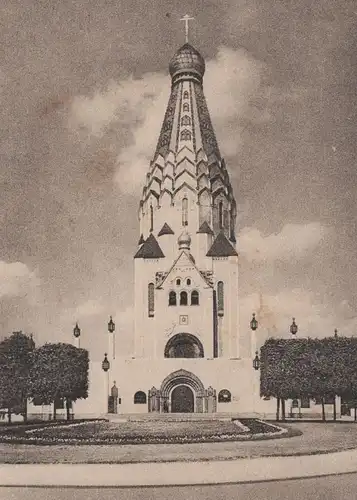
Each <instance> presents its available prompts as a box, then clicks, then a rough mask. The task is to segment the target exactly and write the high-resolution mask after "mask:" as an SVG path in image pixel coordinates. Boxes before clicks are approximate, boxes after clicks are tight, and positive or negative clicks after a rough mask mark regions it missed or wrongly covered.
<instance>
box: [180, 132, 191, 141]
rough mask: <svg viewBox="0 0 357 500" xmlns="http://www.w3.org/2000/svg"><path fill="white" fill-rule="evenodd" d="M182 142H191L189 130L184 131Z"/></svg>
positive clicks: (181, 136)
mask: <svg viewBox="0 0 357 500" xmlns="http://www.w3.org/2000/svg"><path fill="white" fill-rule="evenodd" d="M180 138H181V141H190V140H191V132H190V131H189V130H183V131H182V132H181V135H180Z"/></svg>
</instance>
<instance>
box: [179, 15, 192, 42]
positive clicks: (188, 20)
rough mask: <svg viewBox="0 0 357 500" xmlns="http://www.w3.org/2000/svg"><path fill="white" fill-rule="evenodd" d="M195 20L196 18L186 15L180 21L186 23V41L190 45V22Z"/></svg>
mask: <svg viewBox="0 0 357 500" xmlns="http://www.w3.org/2000/svg"><path fill="white" fill-rule="evenodd" d="M193 20H194V17H190V16H189V15H188V14H186V15H185V16H183V17H182V18H181V19H180V21H184V23H185V39H186V43H188V26H189V24H188V23H189V22H190V21H193Z"/></svg>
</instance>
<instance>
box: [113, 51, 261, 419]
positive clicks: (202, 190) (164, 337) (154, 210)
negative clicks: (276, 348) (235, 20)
mask: <svg viewBox="0 0 357 500" xmlns="http://www.w3.org/2000/svg"><path fill="white" fill-rule="evenodd" d="M169 71H170V75H171V95H170V98H169V102H168V105H167V109H166V113H165V116H164V120H163V124H162V128H161V132H160V135H159V138H158V141H157V147H156V151H155V152H154V153H153V156H152V161H151V163H150V165H148V170H147V173H146V179H145V185H144V187H143V190H142V195H141V200H140V203H139V212H138V214H139V224H140V234H139V235H138V248H137V251H136V253H135V255H134V256H133V257H134V283H135V285H134V287H135V327H134V331H133V335H134V339H133V340H134V342H133V343H134V346H135V347H134V352H133V355H132V357H130V359H120V358H117V359H115V360H110V362H111V370H110V371H111V379H112V380H116V381H117V385H118V390H119V397H120V404H119V406H118V411H119V412H120V413H146V412H197V413H207V412H208V413H212V412H244V411H246V412H248V411H252V410H253V406H254V402H253V400H254V398H255V397H257V395H255V394H254V393H255V392H256V391H257V390H258V387H257V380H255V379H257V377H258V374H256V373H255V372H254V370H253V369H252V352H251V346H250V335H251V332H250V330H249V329H248V331H244V332H240V330H239V314H238V311H239V304H238V301H239V299H238V261H239V255H238V249H237V245H236V234H235V225H236V216H237V209H236V201H235V198H234V193H233V189H232V186H231V183H230V179H229V174H228V171H227V167H226V165H225V162H224V159H223V157H222V155H221V152H220V150H219V146H218V143H217V140H216V137H215V133H214V129H213V126H212V123H211V119H210V115H209V111H208V108H207V104H206V100H205V96H204V92H203V77H204V73H205V61H204V59H203V57H202V56H201V54H200V53H199V52H198V51H197V50H196V49H195V48H194V47H192V46H191V45H190V44H188V43H186V44H185V45H183V46H182V47H181V48H180V49H179V50H178V51H177V53H176V54H175V55H174V57H173V59H172V60H171V62H170V66H169ZM258 399H259V398H258Z"/></svg>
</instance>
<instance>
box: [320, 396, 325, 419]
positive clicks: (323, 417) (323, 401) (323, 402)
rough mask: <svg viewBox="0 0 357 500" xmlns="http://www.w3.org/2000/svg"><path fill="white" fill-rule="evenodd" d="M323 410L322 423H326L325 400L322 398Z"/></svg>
mask: <svg viewBox="0 0 357 500" xmlns="http://www.w3.org/2000/svg"><path fill="white" fill-rule="evenodd" d="M321 408H322V421H323V422H326V413H325V398H321Z"/></svg>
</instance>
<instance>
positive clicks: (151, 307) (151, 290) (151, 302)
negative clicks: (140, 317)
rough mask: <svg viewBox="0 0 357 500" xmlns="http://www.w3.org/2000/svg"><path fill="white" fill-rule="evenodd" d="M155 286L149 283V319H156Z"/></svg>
mask: <svg viewBox="0 0 357 500" xmlns="http://www.w3.org/2000/svg"><path fill="white" fill-rule="evenodd" d="M154 300H155V285H154V283H149V285H148V313H149V318H153V317H154V310H155V302H154Z"/></svg>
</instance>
